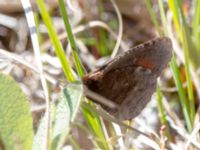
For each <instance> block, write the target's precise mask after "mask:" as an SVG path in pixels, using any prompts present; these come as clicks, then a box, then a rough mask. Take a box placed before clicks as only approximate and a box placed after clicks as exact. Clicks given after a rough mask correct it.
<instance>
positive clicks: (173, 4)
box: [168, 0, 182, 38]
mask: <svg viewBox="0 0 200 150" xmlns="http://www.w3.org/2000/svg"><path fill="white" fill-rule="evenodd" d="M180 3H181V2H180V0H168V6H169V9H170V10H171V12H172V14H173V22H174V26H175V28H176V32H177V33H178V37H179V38H181V37H182V36H181V35H182V34H181V26H180V18H179V11H178V10H179V7H180Z"/></svg>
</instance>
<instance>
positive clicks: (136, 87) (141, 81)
mask: <svg viewBox="0 0 200 150" xmlns="http://www.w3.org/2000/svg"><path fill="white" fill-rule="evenodd" d="M171 50H172V45H171V41H170V39H169V38H165V37H164V38H158V39H155V40H152V41H149V42H146V43H144V44H142V45H139V46H136V47H134V48H132V49H131V50H128V51H126V52H125V53H123V54H121V55H119V56H117V57H116V58H114V59H113V60H111V61H110V62H108V63H107V64H105V65H104V66H103V67H101V68H99V69H98V70H97V71H95V72H92V73H90V74H88V75H86V76H84V77H83V79H82V80H83V83H84V85H85V86H86V87H87V88H88V89H89V90H91V91H93V92H95V93H97V94H99V95H101V96H103V97H105V98H107V99H109V100H111V101H113V102H114V103H116V104H117V105H118V106H119V108H117V109H111V108H109V107H107V106H105V105H101V106H102V107H103V108H104V109H105V110H106V111H108V112H109V113H110V114H111V115H113V116H115V117H117V118H118V119H120V120H126V119H132V118H134V117H136V116H137V115H138V114H139V113H140V112H141V111H142V109H143V108H144V107H145V106H146V104H147V103H148V102H149V101H150V99H151V95H152V94H153V93H154V91H155V89H156V81H157V77H158V76H160V74H161V72H162V70H163V69H164V68H165V67H166V66H167V64H168V62H169V60H170V58H171V56H172V51H171ZM94 101H95V100H94Z"/></svg>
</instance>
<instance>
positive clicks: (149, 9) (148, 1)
mask: <svg viewBox="0 0 200 150" xmlns="http://www.w3.org/2000/svg"><path fill="white" fill-rule="evenodd" d="M145 3H146V7H147V10H148V12H149V14H150V17H151V20H152V21H153V24H154V26H155V28H156V30H157V31H158V33H159V35H162V32H161V31H160V25H159V23H158V20H157V19H156V15H155V13H154V11H153V8H152V6H151V2H150V0H145Z"/></svg>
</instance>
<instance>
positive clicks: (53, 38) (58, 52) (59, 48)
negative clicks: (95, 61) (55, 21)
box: [37, 0, 75, 82]
mask: <svg viewBox="0 0 200 150" xmlns="http://www.w3.org/2000/svg"><path fill="white" fill-rule="evenodd" d="M37 3H38V7H39V9H40V11H41V15H42V19H43V21H44V23H45V25H46V27H47V30H48V34H49V36H50V39H51V41H52V43H53V46H54V48H55V52H56V55H57V56H58V58H59V60H60V62H61V64H62V68H63V71H64V73H65V76H66V77H67V79H68V81H70V82H72V81H74V80H75V78H74V76H73V74H72V70H71V68H70V65H69V62H68V61H67V59H66V56H65V52H64V49H63V48H62V45H61V43H60V41H59V40H58V36H57V34H56V31H55V29H54V27H53V25H52V22H51V18H50V16H49V14H48V12H47V8H46V6H45V4H44V2H43V0H37Z"/></svg>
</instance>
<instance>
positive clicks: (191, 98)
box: [183, 29, 195, 124]
mask: <svg viewBox="0 0 200 150" xmlns="http://www.w3.org/2000/svg"><path fill="white" fill-rule="evenodd" d="M188 36H189V35H188V34H187V31H185V30H184V29H183V49H184V61H185V73H186V80H187V91H188V98H189V104H190V105H189V106H190V107H189V108H190V118H191V121H192V124H193V122H194V117H195V104H194V93H193V86H192V79H191V75H190V63H189V51H190V50H191V48H190V44H191V43H189V39H188Z"/></svg>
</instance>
